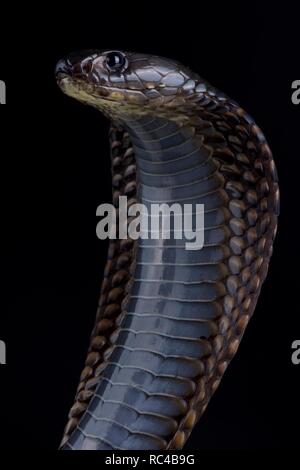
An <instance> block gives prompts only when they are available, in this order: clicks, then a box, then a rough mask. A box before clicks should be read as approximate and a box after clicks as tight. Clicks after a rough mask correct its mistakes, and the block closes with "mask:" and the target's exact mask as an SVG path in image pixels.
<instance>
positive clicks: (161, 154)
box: [56, 50, 279, 450]
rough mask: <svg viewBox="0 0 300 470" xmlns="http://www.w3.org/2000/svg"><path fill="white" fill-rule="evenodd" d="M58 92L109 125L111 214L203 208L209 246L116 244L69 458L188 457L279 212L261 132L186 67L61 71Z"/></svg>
mask: <svg viewBox="0 0 300 470" xmlns="http://www.w3.org/2000/svg"><path fill="white" fill-rule="evenodd" d="M56 76H57V81H58V83H59V86H60V87H61V88H62V90H63V91H64V92H65V93H67V94H68V95H70V96H72V97H74V98H76V99H78V100H79V101H81V102H84V103H86V104H89V105H91V106H94V107H96V108H97V109H99V110H100V111H101V112H103V113H104V114H105V115H106V116H107V117H108V118H109V119H110V120H111V129H110V134H109V135H110V145H111V164H112V186H113V203H114V205H115V206H116V207H117V206H118V200H119V199H118V198H119V196H120V195H126V196H127V197H128V201H129V202H128V205H129V206H130V205H131V204H133V203H135V202H142V203H143V204H145V205H146V206H147V207H150V205H151V204H152V203H162V202H166V203H169V204H172V203H174V202H178V203H180V204H184V203H191V204H196V203H199V204H204V208H205V241H204V247H203V248H202V249H201V250H198V251H188V250H186V249H185V247H184V245H183V241H182V240H162V239H160V240H153V239H151V240H150V239H148V240H143V239H139V240H136V241H134V240H132V239H130V238H127V239H123V240H111V241H110V245H109V252H108V261H107V265H106V267H105V272H104V280H103V284H102V288H101V296H100V300H99V308H98V311H97V315H96V322H95V327H94V329H93V332H92V336H91V343H90V347H89V352H88V355H87V359H86V364H85V368H84V370H83V372H82V374H81V378H80V383H79V386H78V390H77V394H76V399H75V403H74V405H73V406H72V408H71V410H70V413H69V421H68V423H67V425H66V428H65V433H64V437H63V440H62V443H61V448H62V449H75V450H77V449H78V450H79V449H81V450H82V449H94V450H100V449H106V450H111V449H121V450H129V449H152V450H155V449H156V450H159V449H170V450H171V449H181V448H182V447H183V445H184V443H185V442H186V440H187V438H188V436H189V435H190V433H191V431H192V429H193V427H194V425H195V423H196V422H197V421H198V419H199V418H200V416H201V415H202V414H203V412H204V411H205V409H206V407H207V405H208V402H209V400H210V398H211V396H212V394H213V393H214V392H215V390H216V389H217V387H218V385H219V383H220V380H221V378H222V375H223V374H224V372H225V370H226V368H227V366H228V364H229V362H230V360H231V359H232V358H233V356H234V355H235V353H236V351H237V348H238V346H239V343H240V341H241V338H242V335H243V333H244V331H245V328H246V326H247V324H248V321H249V319H250V317H251V315H252V313H253V311H254V308H255V305H256V302H257V299H258V296H259V293H260V290H261V286H262V283H263V281H264V279H265V277H266V273H267V270H268V264H269V260H270V256H271V253H272V245H273V240H274V236H275V232H276V227H277V216H278V212H279V190H278V180H277V174H276V169H275V164H274V160H273V158H272V153H271V151H270V148H269V146H268V144H267V142H266V139H265V137H264V135H263V133H262V131H261V130H260V129H259V127H258V126H257V125H256V124H255V123H254V121H253V119H252V118H251V117H250V116H249V115H248V114H247V113H246V112H245V111H244V110H243V109H242V108H241V107H240V106H239V105H238V104H237V103H236V102H234V101H233V100H231V99H230V98H229V97H227V96H226V95H225V94H223V93H221V92H219V91H218V90H217V89H215V88H214V87H212V86H210V85H209V84H208V83H207V82H206V81H205V80H203V79H202V78H200V77H199V76H198V75H197V74H195V73H194V72H192V71H190V70H189V69H188V68H186V67H184V66H182V65H181V64H179V63H178V62H175V61H172V60H168V59H164V58H160V57H157V56H152V55H142V54H136V53H130V52H120V51H105V52H101V51H97V50H96V51H94V50H93V51H87V52H83V53H80V54H73V55H71V56H69V57H68V58H66V59H63V60H61V61H60V62H59V63H58V65H57V69H56Z"/></svg>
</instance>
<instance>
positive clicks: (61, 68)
mask: <svg viewBox="0 0 300 470" xmlns="http://www.w3.org/2000/svg"><path fill="white" fill-rule="evenodd" d="M72 68H73V67H72V64H71V63H70V61H69V60H68V59H60V60H59V61H58V62H57V64H56V67H55V75H56V77H59V76H60V75H71V73H72Z"/></svg>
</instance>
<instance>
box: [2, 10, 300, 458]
mask: <svg viewBox="0 0 300 470" xmlns="http://www.w3.org/2000/svg"><path fill="white" fill-rule="evenodd" d="M224 3H226V5H224V4H223V6H222V7H220V4H221V2H220V4H219V5H218V4H217V3H214V4H213V5H211V6H209V5H204V3H202V2H181V3H176V4H175V2H172V3H169V5H165V7H164V8H163V7H162V2H161V3H160V4H154V3H148V2H139V3H137V4H136V6H134V4H131V7H129V6H128V5H126V2H123V3H122V4H118V3H114V4H113V5H111V6H104V4H103V2H94V3H93V2H82V3H81V4H79V5H80V6H76V5H75V4H73V3H66V4H65V6H66V9H65V11H62V6H54V4H53V6H52V7H51V9H50V8H47V7H46V6H45V5H43V6H42V7H38V6H35V7H31V8H30V7H29V6H28V5H27V4H26V8H25V7H23V8H24V10H23V9H22V7H19V6H18V7H17V8H16V11H10V12H7V14H6V16H5V15H4V16H3V18H2V22H3V24H4V23H5V24H6V26H7V28H6V29H2V30H1V53H0V59H1V61H0V79H2V80H5V81H6V84H7V105H6V106H1V108H0V111H1V113H0V116H1V121H2V123H1V182H2V184H1V191H2V194H1V221H2V224H1V225H2V230H1V235H2V243H1V269H2V273H3V281H2V283H1V286H2V289H1V291H2V295H1V297H2V298H1V306H2V309H1V318H0V339H2V340H5V342H6V344H7V365H6V366H0V381H1V388H0V433H1V439H0V446H1V448H2V449H7V448H16V447H19V448H22V449H26V448H27V449H45V450H46V449H54V450H55V449H56V448H57V446H58V443H59V440H60V438H61V434H62V431H63V428H64V425H65V422H66V418H67V413H68V409H69V407H70V406H71V404H72V400H73V397H74V393H75V389H76V386H77V383H78V378H79V375H80V372H81V369H82V366H83V362H84V359H85V353H86V349H87V346H88V340H89V334H90V331H91V328H92V325H93V322H94V314H95V310H96V305H97V300H98V293H99V289H100V283H101V277H102V272H103V267H104V263H105V258H106V246H107V245H106V243H105V242H101V241H99V240H97V238H96V235H95V226H96V221H97V220H96V216H95V211H96V207H97V206H98V205H99V204H100V203H102V202H109V200H110V192H111V183H110V162H109V158H108V141H107V131H108V122H107V121H106V120H105V118H104V117H103V116H102V115H100V113H98V112H97V111H95V110H93V109H91V108H88V107H84V106H82V105H80V104H79V103H77V102H75V101H72V100H71V99H69V98H68V97H66V96H64V95H63V94H62V93H61V92H60V91H59V89H58V87H57V85H56V83H55V80H54V73H53V70H54V67H55V63H56V62H57V61H58V60H59V59H60V58H61V57H62V56H64V55H65V54H66V53H68V52H70V51H73V50H77V49H83V48H90V47H92V48H94V47H97V48H100V49H105V48H109V49H113V48H116V49H117V48H119V49H123V50H137V51H140V52H146V53H155V54H158V55H164V56H167V57H170V58H174V59H177V60H179V61H181V62H182V63H184V64H186V65H189V66H190V67H191V68H192V69H194V70H195V71H197V72H198V73H199V74H200V75H201V76H203V77H204V78H205V79H207V80H208V81H210V82H211V83H212V84H213V85H214V86H216V87H218V88H220V89H221V90H223V91H225V92H226V93H227V94H229V95H230V96H231V97H232V98H234V99H235V100H236V101H238V102H239V103H240V104H241V106H243V107H244V108H245V109H246V110H247V111H248V112H249V113H250V114H251V115H252V116H254V118H255V119H256V122H257V123H258V125H259V126H261V127H262V129H263V130H264V132H265V135H266V137H267V139H268V141H269V143H270V146H271V148H272V150H273V153H274V157H275V161H276V164H277V168H278V173H279V178H280V187H281V215H280V225H279V232H278V237H277V240H276V244H275V248H274V256H273V258H272V263H271V268H270V272H269V275H268V278H267V281H266V283H265V285H264V287H263V291H262V294H261V297H260V299H259V303H258V306H257V308H256V312H255V315H254V317H253V319H252V320H251V322H250V325H249V327H248V329H247V332H246V334H245V336H244V339H243V341H242V344H241V346H240V349H239V352H238V354H237V356H236V358H235V359H234V361H233V362H232V364H231V366H230V368H229V369H228V371H227V373H226V374H225V377H224V379H223V380H222V383H221V385H220V387H219V389H218V391H217V393H216V395H215V396H214V397H213V399H212V400H211V403H210V405H209V407H208V409H207V411H206V413H205V416H204V417H203V418H202V419H201V420H200V422H199V424H198V425H197V427H196V428H195V430H194V432H193V434H192V436H191V438H190V439H189V441H188V444H187V445H186V448H185V449H186V450H195V449H275V448H294V447H296V445H297V442H298V440H299V422H300V414H299V395H300V394H299V392H300V385H299V374H300V365H299V366H295V365H293V364H292V362H291V354H292V350H291V344H292V342H293V341H294V340H295V339H300V327H299V305H298V303H297V299H298V298H299V269H297V266H298V267H299V261H300V259H299V248H297V247H299V234H298V227H297V225H296V221H297V218H298V216H299V206H298V202H299V181H298V180H299V170H300V164H299V122H300V119H299V116H300V105H299V106H294V105H293V104H292V102H291V83H292V81H293V80H296V79H299V78H300V77H299V72H300V68H299V45H298V43H299V37H298V36H299V32H297V29H298V31H299V16H298V17H297V12H296V11H295V9H294V8H295V7H294V5H293V4H292V3H290V4H289V3H287V2H284V4H283V5H281V7H280V8H279V7H276V6H275V5H273V4H272V3H270V5H267V4H266V3H265V5H264V6H261V5H260V4H259V3H258V2H257V3H255V2H253V1H251V2H230V6H228V5H227V3H229V2H224ZM96 5H97V7H96ZM39 8H41V9H39ZM297 426H298V431H297ZM298 444H299V442H298Z"/></svg>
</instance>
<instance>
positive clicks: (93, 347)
mask: <svg viewBox="0 0 300 470" xmlns="http://www.w3.org/2000/svg"><path fill="white" fill-rule="evenodd" d="M110 146H111V166H112V175H113V176H112V181H113V204H114V206H115V207H116V208H117V207H118V198H119V196H122V195H127V196H128V197H129V198H131V199H129V200H128V205H130V204H133V203H134V202H136V200H135V195H136V181H135V177H136V167H135V164H134V155H133V150H132V147H131V144H130V142H129V138H128V136H127V135H126V133H124V131H123V130H121V129H117V128H115V127H113V126H112V127H111V130H110ZM129 222H130V221H128V223H129ZM117 228H118V211H117ZM133 244H134V243H133V240H131V239H126V240H113V241H110V245H109V249H108V260H107V263H106V266H105V269H104V278H103V282H102V285H101V291H100V299H99V304H98V310H97V313H96V321H95V326H94V329H93V331H92V334H91V341H90V347H89V350H88V355H87V358H86V361H85V367H84V369H83V371H82V373H81V376H80V383H79V385H78V388H77V392H76V396H75V403H74V405H73V406H72V408H71V410H70V412H69V420H68V422H67V425H66V427H65V430H64V435H63V439H62V441H61V444H60V446H61V447H63V446H64V445H65V443H66V442H67V441H68V438H69V436H70V435H71V433H72V431H73V430H74V429H75V427H76V426H77V424H78V423H79V420H80V418H81V417H82V415H83V414H84V412H85V410H86V408H87V406H88V403H89V401H90V400H91V398H92V397H93V395H94V391H95V388H96V387H97V385H98V383H99V375H100V373H101V372H102V370H103V368H104V367H105V360H106V358H107V356H108V355H109V354H110V352H111V349H112V344H111V336H112V333H113V332H114V330H115V328H116V327H117V326H118V320H119V317H120V313H121V311H122V307H121V304H122V302H123V301H124V298H125V295H126V284H127V283H128V280H129V279H130V276H131V274H130V265H131V262H132V248H133Z"/></svg>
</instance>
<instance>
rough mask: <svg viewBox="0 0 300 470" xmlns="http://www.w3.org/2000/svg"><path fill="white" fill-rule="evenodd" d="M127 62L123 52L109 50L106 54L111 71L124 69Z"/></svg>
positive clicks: (107, 64)
mask: <svg viewBox="0 0 300 470" xmlns="http://www.w3.org/2000/svg"><path fill="white" fill-rule="evenodd" d="M125 64H126V59H125V57H124V55H123V54H121V52H109V53H108V54H107V55H106V66H107V68H108V69H109V70H110V71H111V72H117V71H119V70H122V69H123V68H124V66H125Z"/></svg>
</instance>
